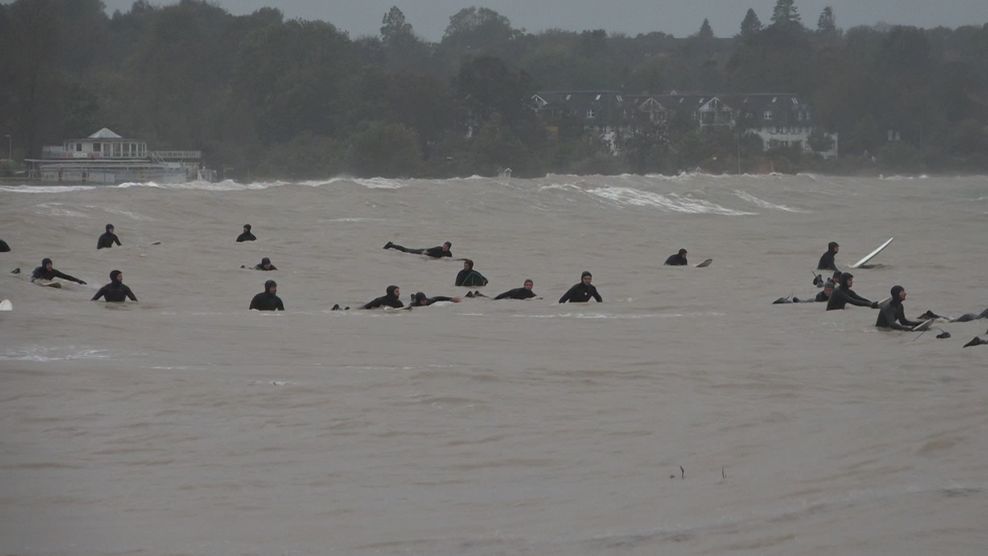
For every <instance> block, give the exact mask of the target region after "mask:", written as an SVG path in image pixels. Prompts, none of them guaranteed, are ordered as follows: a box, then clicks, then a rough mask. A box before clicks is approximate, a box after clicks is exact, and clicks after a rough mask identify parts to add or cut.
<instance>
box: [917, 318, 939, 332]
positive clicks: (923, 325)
mask: <svg viewBox="0 0 988 556" xmlns="http://www.w3.org/2000/svg"><path fill="white" fill-rule="evenodd" d="M935 320H937V319H926V320H924V321H923V322H921V323H919V324H917V325H916V326H914V327H912V329H911V330H912V331H913V332H922V331H924V330H929V329H930V326H932V325H933V321H935Z"/></svg>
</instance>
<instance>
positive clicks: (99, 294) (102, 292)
mask: <svg viewBox="0 0 988 556" xmlns="http://www.w3.org/2000/svg"><path fill="white" fill-rule="evenodd" d="M104 295H106V286H103V287H102V288H100V289H99V291H98V292H96V295H94V296H93V298H92V299H90V301H99V298H101V297H103V296H104Z"/></svg>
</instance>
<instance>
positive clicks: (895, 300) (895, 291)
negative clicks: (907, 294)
mask: <svg viewBox="0 0 988 556" xmlns="http://www.w3.org/2000/svg"><path fill="white" fill-rule="evenodd" d="M904 289H906V288H903V287H902V286H892V304H893V305H898V304H899V303H902V301H900V300H899V294H900V293H902V290H904Z"/></svg>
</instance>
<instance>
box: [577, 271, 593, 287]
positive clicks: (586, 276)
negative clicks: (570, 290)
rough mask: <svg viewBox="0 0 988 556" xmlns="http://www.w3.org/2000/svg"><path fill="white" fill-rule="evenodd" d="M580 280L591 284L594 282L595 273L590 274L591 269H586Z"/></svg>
mask: <svg viewBox="0 0 988 556" xmlns="http://www.w3.org/2000/svg"><path fill="white" fill-rule="evenodd" d="M580 281H581V282H583V283H584V284H589V283H590V282H593V274H590V271H589V270H584V271H583V274H581V275H580Z"/></svg>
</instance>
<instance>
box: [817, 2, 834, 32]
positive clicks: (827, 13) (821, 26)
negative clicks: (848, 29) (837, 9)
mask: <svg viewBox="0 0 988 556" xmlns="http://www.w3.org/2000/svg"><path fill="white" fill-rule="evenodd" d="M816 30H817V33H819V34H820V35H823V36H824V37H828V38H830V37H834V36H835V35H836V34H837V19H836V18H835V17H834V9H833V8H832V7H830V6H826V7H824V8H823V11H822V12H820V18H819V19H817V22H816Z"/></svg>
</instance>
